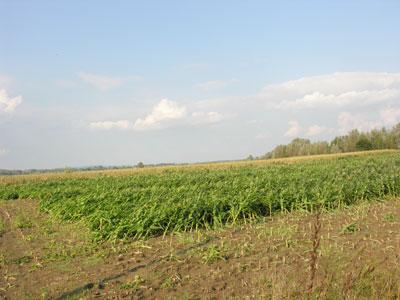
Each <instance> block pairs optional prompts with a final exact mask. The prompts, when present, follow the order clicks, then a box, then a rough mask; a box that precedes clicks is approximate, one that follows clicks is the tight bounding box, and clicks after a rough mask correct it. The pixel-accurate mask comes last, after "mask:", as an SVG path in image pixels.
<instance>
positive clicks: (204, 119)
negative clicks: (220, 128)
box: [192, 111, 226, 124]
mask: <svg viewBox="0 0 400 300" xmlns="http://www.w3.org/2000/svg"><path fill="white" fill-rule="evenodd" d="M192 117H193V122H194V123H195V124H212V123H219V122H221V121H222V120H223V119H225V117H226V116H224V115H223V114H221V113H219V112H215V111H210V112H203V111H196V112H193V113H192Z"/></svg>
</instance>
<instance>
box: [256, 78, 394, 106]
mask: <svg viewBox="0 0 400 300" xmlns="http://www.w3.org/2000/svg"><path fill="white" fill-rule="evenodd" d="M259 98H261V99H263V100H265V101H267V103H270V104H272V105H273V106H274V107H276V108H280V109H304V108H317V107H332V106H336V107H345V106H351V105H354V106H364V105H369V104H374V103H388V102H393V101H396V100H400V73H373V72H342V73H333V74H328V75H320V76H310V77H304V78H300V79H297V80H291V81H287V82H284V83H280V84H271V85H268V86H266V87H265V88H264V89H263V91H262V92H261V94H260V95H259Z"/></svg>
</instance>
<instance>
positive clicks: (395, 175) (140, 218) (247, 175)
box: [0, 153, 400, 240]
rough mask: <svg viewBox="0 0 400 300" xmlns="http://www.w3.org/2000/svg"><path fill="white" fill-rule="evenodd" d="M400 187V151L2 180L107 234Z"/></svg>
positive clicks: (337, 202)
mask: <svg viewBox="0 0 400 300" xmlns="http://www.w3.org/2000/svg"><path fill="white" fill-rule="evenodd" d="M399 195H400V155H399V154H398V153H385V154H380V155H374V156H360V157H343V158H337V159H334V160H313V161H306V162H300V163H295V164H284V163H280V164H271V165H266V166H252V167H250V166H241V167H232V168H228V169H214V170H211V169H193V170H168V169H166V170H165V171H163V172H159V173H154V174H152V173H143V174H133V175H129V176H106V175H99V176H97V177H93V178H65V179H55V180H48V181H42V182H29V181H28V182H22V183H15V184H3V185H0V199H17V198H25V199H26V198H31V199H39V200H40V206H41V209H42V210H44V211H47V212H49V213H51V214H53V215H56V216H58V217H60V218H62V219H64V220H72V221H75V220H83V221H85V222H86V223H87V224H88V226H90V228H91V230H92V232H93V234H94V236H95V238H97V239H100V240H102V239H117V238H125V237H135V238H138V237H143V236H151V235H157V234H162V233H165V232H172V231H182V230H192V229H196V228H201V227H206V226H217V225H222V224H225V223H234V222H237V221H239V220H243V219H249V218H257V217H259V216H266V215H270V214H273V213H274V212H277V211H290V210H295V209H310V208H311V207H313V206H314V205H315V204H319V205H322V206H323V207H325V208H326V209H332V208H337V207H342V206H346V205H349V204H353V203H355V202H357V201H359V200H372V199H379V198H383V197H387V196H393V197H394V196H399Z"/></svg>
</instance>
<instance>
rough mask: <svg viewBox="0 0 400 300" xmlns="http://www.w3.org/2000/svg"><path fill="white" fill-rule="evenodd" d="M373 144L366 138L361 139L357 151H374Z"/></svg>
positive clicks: (357, 144)
mask: <svg viewBox="0 0 400 300" xmlns="http://www.w3.org/2000/svg"><path fill="white" fill-rule="evenodd" d="M372 147H373V145H372V142H371V141H370V140H369V139H368V138H367V137H365V136H363V137H360V138H359V140H358V141H357V143H356V150H357V151H367V150H372Z"/></svg>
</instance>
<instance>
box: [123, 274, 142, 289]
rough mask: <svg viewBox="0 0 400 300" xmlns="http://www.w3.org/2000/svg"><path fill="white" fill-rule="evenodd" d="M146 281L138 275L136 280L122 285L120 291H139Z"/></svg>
mask: <svg viewBox="0 0 400 300" xmlns="http://www.w3.org/2000/svg"><path fill="white" fill-rule="evenodd" d="M144 282H145V280H144V279H143V278H142V277H140V275H136V276H135V278H134V279H133V280H131V281H128V282H125V283H123V284H121V285H120V286H119V287H120V289H123V290H127V289H135V290H136V289H138V288H139V287H140V285H141V284H143V283H144Z"/></svg>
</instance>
